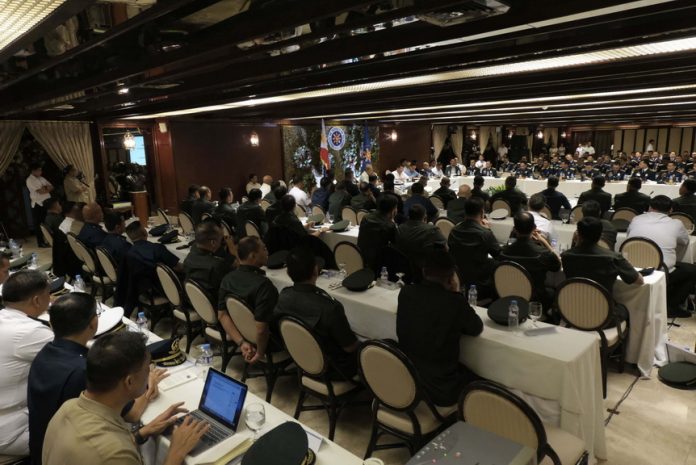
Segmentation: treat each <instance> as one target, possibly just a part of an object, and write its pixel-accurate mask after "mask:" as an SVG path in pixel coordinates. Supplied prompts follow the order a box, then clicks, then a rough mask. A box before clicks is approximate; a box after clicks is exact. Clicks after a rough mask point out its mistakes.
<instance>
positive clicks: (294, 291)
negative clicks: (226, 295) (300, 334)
mask: <svg viewBox="0 0 696 465" xmlns="http://www.w3.org/2000/svg"><path fill="white" fill-rule="evenodd" d="M287 270H288V275H289V276H290V279H292V282H293V286H292V287H286V288H285V289H283V290H282V291H281V293H280V296H279V297H278V305H277V306H276V309H275V315H276V316H277V317H283V316H292V317H295V318H298V319H299V320H301V321H303V322H304V323H305V324H306V325H308V326H309V327H310V328H312V329H313V330H314V332H315V333H316V334H317V335H318V336H319V338H321V340H322V342H323V344H324V347H323V349H324V350H325V351H326V354H327V355H328V357H329V359H330V360H331V361H332V362H333V363H332V365H333V366H331V367H330V368H329V376H331V377H333V378H335V379H342V378H343V379H350V378H352V377H353V376H355V374H356V372H357V357H356V351H357V349H358V346H359V342H358V339H357V338H356V337H355V334H353V331H352V330H351V329H350V324H349V323H348V319H347V318H346V313H345V310H344V309H343V305H342V304H341V303H340V302H339V301H337V300H335V299H334V298H333V297H331V296H330V295H329V294H327V293H326V291H324V290H323V289H320V288H318V287H317V285H316V283H317V278H318V277H319V265H318V264H317V262H316V260H315V258H314V255H313V254H312V252H311V251H310V250H308V249H300V248H298V249H293V250H292V251H291V252H290V254H288V257H287Z"/></svg>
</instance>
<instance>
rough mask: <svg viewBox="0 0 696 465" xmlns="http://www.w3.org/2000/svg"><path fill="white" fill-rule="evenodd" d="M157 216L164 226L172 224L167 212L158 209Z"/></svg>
mask: <svg viewBox="0 0 696 465" xmlns="http://www.w3.org/2000/svg"><path fill="white" fill-rule="evenodd" d="M157 216H158V217H159V218H160V219H161V220H162V221H164V223H163V224H171V221H169V215H167V212H165V211H164V210H162V209H161V208H158V209H157Z"/></svg>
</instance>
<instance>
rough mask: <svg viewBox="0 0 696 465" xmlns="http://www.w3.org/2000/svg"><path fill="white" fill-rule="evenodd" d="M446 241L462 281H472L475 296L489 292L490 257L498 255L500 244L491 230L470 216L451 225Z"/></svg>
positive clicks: (491, 274) (493, 264) (463, 282)
mask: <svg viewBox="0 0 696 465" xmlns="http://www.w3.org/2000/svg"><path fill="white" fill-rule="evenodd" d="M447 242H448V244H449V250H450V253H451V254H452V256H453V257H454V261H455V262H456V263H457V267H458V268H459V276H460V278H461V279H462V284H466V285H469V284H476V286H477V287H478V288H479V291H478V292H479V297H483V296H488V295H491V291H492V282H491V281H492V279H491V278H492V276H493V269H494V268H495V261H494V259H495V258H497V257H498V255H500V245H499V244H498V241H497V240H496V238H495V236H494V235H493V232H492V231H491V230H490V229H489V228H486V227H484V226H482V225H480V224H479V223H478V222H476V221H474V220H471V219H465V220H464V221H462V222H461V223H459V224H457V225H456V226H455V227H454V228H453V229H452V232H450V235H449V238H448V240H447ZM489 255H490V256H491V257H493V258H490V257H489Z"/></svg>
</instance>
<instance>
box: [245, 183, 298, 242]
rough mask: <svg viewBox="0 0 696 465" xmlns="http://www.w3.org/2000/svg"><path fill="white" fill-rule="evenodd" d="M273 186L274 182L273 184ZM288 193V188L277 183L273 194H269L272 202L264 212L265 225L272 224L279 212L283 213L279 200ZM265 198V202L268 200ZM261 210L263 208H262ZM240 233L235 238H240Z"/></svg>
mask: <svg viewBox="0 0 696 465" xmlns="http://www.w3.org/2000/svg"><path fill="white" fill-rule="evenodd" d="M274 184H275V182H274ZM287 193H288V188H287V187H285V186H283V185H282V184H280V183H278V185H277V186H276V187H275V189H273V192H271V194H270V195H272V196H273V202H271V204H270V205H269V206H268V207H267V208H266V211H265V220H266V224H273V220H275V219H276V216H278V215H280V212H282V211H283V208H282V207H281V205H280V202H279V200H280V199H282V198H283V196H284V195H285V194H287ZM267 197H268V196H266V198H265V199H266V200H268V198H267ZM262 210H263V208H262ZM237 224H239V220H237ZM237 228H239V226H237ZM241 235H242V232H241V231H238V232H237V236H238V237H241Z"/></svg>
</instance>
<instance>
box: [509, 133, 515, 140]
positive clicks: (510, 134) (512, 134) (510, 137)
mask: <svg viewBox="0 0 696 465" xmlns="http://www.w3.org/2000/svg"><path fill="white" fill-rule="evenodd" d="M514 135H515V131H509V132H508V139H512V136H514Z"/></svg>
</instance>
